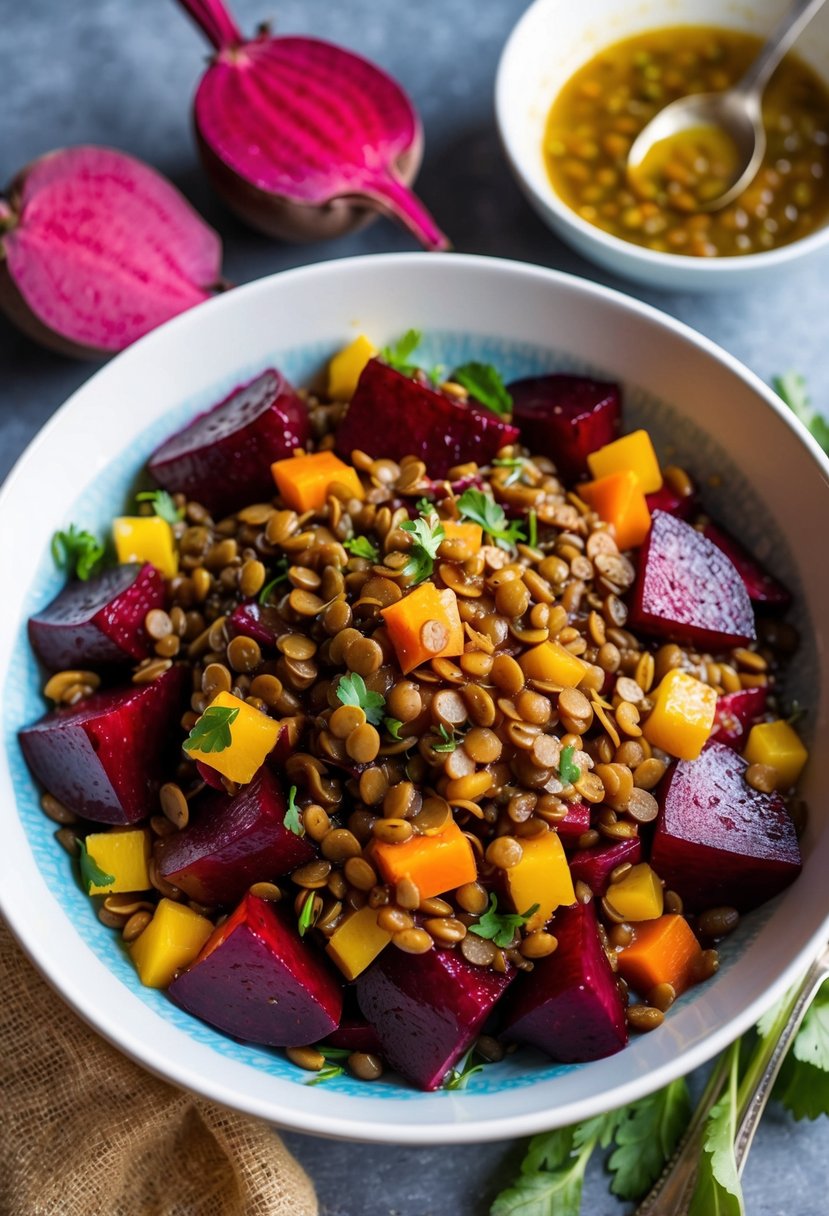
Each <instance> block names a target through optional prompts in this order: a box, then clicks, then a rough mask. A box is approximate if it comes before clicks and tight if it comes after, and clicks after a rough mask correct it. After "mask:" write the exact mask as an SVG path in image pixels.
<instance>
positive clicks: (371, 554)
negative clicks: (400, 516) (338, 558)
mask: <svg viewBox="0 0 829 1216" xmlns="http://www.w3.org/2000/svg"><path fill="white" fill-rule="evenodd" d="M343 544H344V546H345V548H346V549H347V550H348V552H349V553H353V554H354V556H355V557H364V558H365V559H366V561H369V562H376V561H377V560H378V558H379V557H380V550H379V549H378V548H377V546H376V545H373V544H372V543H371V541H370V540H369V539H368V537H367V536H354V537H352V538H351V540H347V541H344V542H343Z"/></svg>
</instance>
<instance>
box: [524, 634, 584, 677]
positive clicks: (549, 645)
mask: <svg viewBox="0 0 829 1216" xmlns="http://www.w3.org/2000/svg"><path fill="white" fill-rule="evenodd" d="M518 662H519V664H520V666H521V670H522V671H523V673H524V675H525V676H526V677H527V679H528V680H543V681H544V682H546V683H549V684H560V685H561V687H562V688H576V687H577V686H578V684H579V683H580V681H581V680H582V679H583V678H584V674H585V672H586V671H587V664H586V663H585V662H584V660H583V659H580V658H579V657H578V656H577V655H575V654H571V653H570V651H569V650H566V649H565V647H564V646H561V645H560V644H559V643H558V642H541V643H540V644H539V645H538V646H533V648H532V650H528V651H527V652H526V654H523V655H522V656H521V658H520V659H519V660H518Z"/></svg>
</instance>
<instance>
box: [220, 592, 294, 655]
mask: <svg viewBox="0 0 829 1216" xmlns="http://www.w3.org/2000/svg"><path fill="white" fill-rule="evenodd" d="M228 625H229V627H230V632H231V634H232V635H233V636H234V637H237V636H239V635H240V634H241V635H242V636H243V637H246V638H253V640H254V642H258V643H259V645H260V646H266V647H268V648H269V649H271V650H273V649H275V648H276V639H277V638H278V637H279V635H280V634H281V633H284V632H285V622H284V621H283V619H282V617H281V616H280V615H279V613H278V612H277V611H276V610H275V609H274V608H272V607H271V606H270V605H269V604H265V605H263V604H257V603H256V601H255V600H253V601H251V602H249V603H247V604H238V605H237V607H236V608H234V609H233V611H232V612H231V614H230V616H229V618H228Z"/></svg>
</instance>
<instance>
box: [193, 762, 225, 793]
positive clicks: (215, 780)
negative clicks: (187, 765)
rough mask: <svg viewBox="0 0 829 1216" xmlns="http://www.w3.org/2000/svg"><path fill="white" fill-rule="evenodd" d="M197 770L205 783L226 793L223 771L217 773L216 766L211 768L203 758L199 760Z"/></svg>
mask: <svg viewBox="0 0 829 1216" xmlns="http://www.w3.org/2000/svg"><path fill="white" fill-rule="evenodd" d="M196 771H197V772H198V774H199V776H200V777H201V779H202V781H203V782H204V783H205V785H209V786H210V788H211V789H214V790H220V791H221V793H223V794H224V793H225V791H226V786H225V784H224V782H223V781H222V776H221V773H217V772H216V770H215V768H211V767H210V765H209V764H205V763H204V762H203V761H202V760H197V761H196Z"/></svg>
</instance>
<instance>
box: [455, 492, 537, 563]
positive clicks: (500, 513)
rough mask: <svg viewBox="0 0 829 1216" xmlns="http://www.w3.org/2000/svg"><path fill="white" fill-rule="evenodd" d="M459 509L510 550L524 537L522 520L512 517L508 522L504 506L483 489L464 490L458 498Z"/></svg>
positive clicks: (501, 545)
mask: <svg viewBox="0 0 829 1216" xmlns="http://www.w3.org/2000/svg"><path fill="white" fill-rule="evenodd" d="M458 510H459V511H460V513H461V517H462V518H463V519H471V520H472V522H473V523H476V524H480V525H481V527H482V528H483V530H484V532H486V533H487V535H488V536H489V538H490V540H492V541H494V543H495V544H496V545H497V546H498V547H499V549H506V550H507V551H508V552H509V551H510V550H512V549H514V548H515V546H516V544H517V543H518V541H520V540H523V539H524V533H523V531H522V528H521V522H520V520H517V519H511V520H509V522H507V517H506V515H505V514H504V508H503V507H502V506H501V505H500V504H499V503H497V502H496V501H495V499H494V498H491V497H490V496H489V494H486V493H484V491H483V490H476V489H469V490H464V492H463V494H461V496H460V498H459V499H458Z"/></svg>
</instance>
